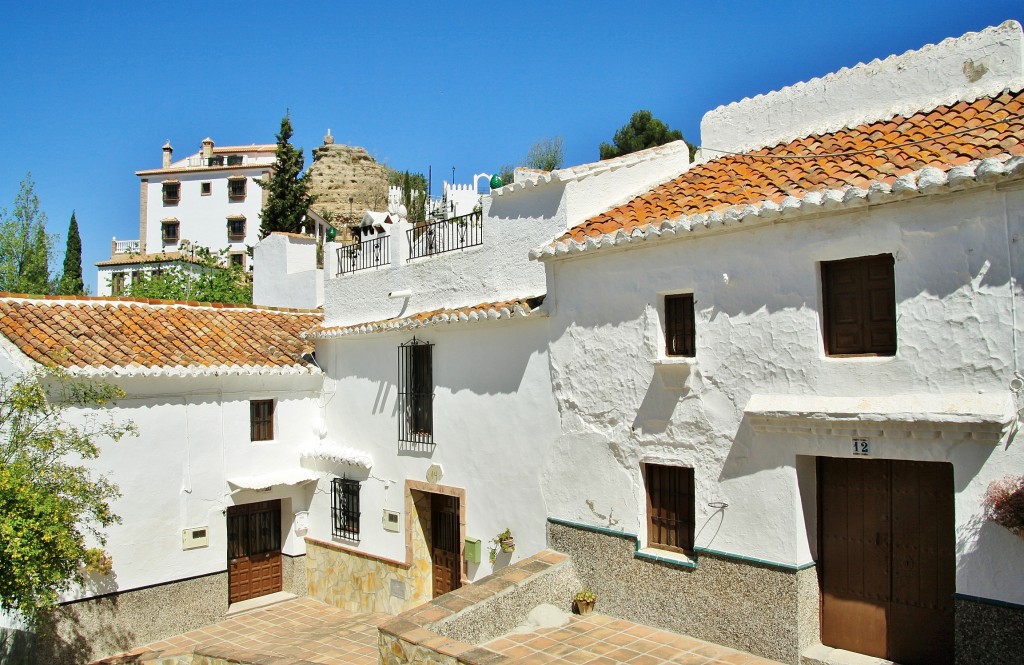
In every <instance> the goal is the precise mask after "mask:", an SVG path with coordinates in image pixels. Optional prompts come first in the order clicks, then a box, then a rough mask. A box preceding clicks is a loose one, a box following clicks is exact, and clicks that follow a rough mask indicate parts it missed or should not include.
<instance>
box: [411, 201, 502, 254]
mask: <svg viewBox="0 0 1024 665" xmlns="http://www.w3.org/2000/svg"><path fill="white" fill-rule="evenodd" d="M483 220H484V215H483V213H482V212H481V211H479V210H478V211H476V212H471V213H469V214H468V215H461V216H459V217H452V218H451V219H446V220H443V221H440V222H432V223H430V224H422V225H420V226H417V227H415V228H412V229H409V230H408V231H406V234H407V237H408V240H409V258H410V259H417V258H420V257H422V256H433V255H434V254H443V253H444V252H453V251H455V250H457V249H465V248H466V247H473V246H475V245H482V244H483V243H484V224H483Z"/></svg>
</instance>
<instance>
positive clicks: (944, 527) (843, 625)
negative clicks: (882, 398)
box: [818, 458, 956, 665]
mask: <svg viewBox="0 0 1024 665" xmlns="http://www.w3.org/2000/svg"><path fill="white" fill-rule="evenodd" d="M818 500H819V514H818V516H819V520H818V529H819V538H820V544H819V545H820V548H819V565H820V575H821V641H822V643H823V644H825V645H827V646H831V647H836V648H840V649H846V650H848V651H854V652H857V653H862V654H866V655H869V656H876V657H879V658H887V659H889V660H893V661H896V662H898V663H901V664H902V665H918V664H921V665H925V664H927V665H943V664H945V663H949V664H952V663H953V593H954V591H955V589H956V555H955V552H956V550H955V546H956V542H955V533H954V520H953V467H952V465H950V464H944V463H937V462H909V461H900V460H864V459H835V458H819V464H818Z"/></svg>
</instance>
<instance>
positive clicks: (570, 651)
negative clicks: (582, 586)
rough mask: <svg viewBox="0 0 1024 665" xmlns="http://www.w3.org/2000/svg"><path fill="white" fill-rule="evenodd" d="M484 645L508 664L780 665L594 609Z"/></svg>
mask: <svg viewBox="0 0 1024 665" xmlns="http://www.w3.org/2000/svg"><path fill="white" fill-rule="evenodd" d="M482 646H483V647H485V648H487V649H490V650H491V651H496V652H498V653H500V654H502V655H504V656H508V657H509V658H511V661H508V665H513V664H514V665H533V664H535V663H536V664H537V665H540V664H541V663H551V664H558V665H567V664H568V663H588V664H591V665H612V664H618V663H628V664H629V665H656V664H657V663H674V664H678V665H778V663H776V661H774V660H768V659H766V658H761V657H759V656H754V655H752V654H749V653H744V652H742V651H736V650H735V649H729V648H726V647H723V646H719V645H717V644H712V643H710V642H703V641H701V640H697V639H694V638H692V637H686V636H684V635H677V634H676V633H670V632H668V631H664V630H658V629H657V628H651V627H649V626H643V625H640V624H635V623H631V622H629V621H624V620H622V619H615V618H612V617H608V616H604V615H602V614H593V613H592V614H588V615H585V616H573V617H572V619H571V621H570V623H569V624H568V625H566V626H561V627H559V628H538V629H536V630H533V631H531V632H529V633H512V634H510V635H505V636H504V637H499V638H498V639H496V640H492V641H490V642H488V643H486V644H484V645H482Z"/></svg>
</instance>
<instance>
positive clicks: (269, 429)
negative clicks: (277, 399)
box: [249, 399, 274, 441]
mask: <svg viewBox="0 0 1024 665" xmlns="http://www.w3.org/2000/svg"><path fill="white" fill-rule="evenodd" d="M249 425H250V436H249V440H250V441H272V440H273V439H274V400H272V399H254V400H252V401H250V402H249Z"/></svg>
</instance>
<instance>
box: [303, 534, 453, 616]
mask: <svg viewBox="0 0 1024 665" xmlns="http://www.w3.org/2000/svg"><path fill="white" fill-rule="evenodd" d="M431 579H432V578H431V570H430V559H429V558H420V559H417V560H416V562H415V563H414V564H413V565H412V566H406V565H404V564H402V563H400V562H397V561H388V560H385V559H381V558H377V557H372V556H367V555H365V554H360V553H356V552H353V551H351V550H348V549H345V548H342V547H339V546H337V545H334V544H333V543H326V542H323V541H319V540H314V539H312V538H307V539H306V582H307V589H308V593H309V596H310V598H315V599H317V600H319V601H322V602H325V603H327V604H328V605H333V606H335V607H340V608H341V609H343V610H348V611H350V612H386V613H388V614H398V613H400V612H403V611H405V610H407V609H409V608H410V607H414V606H416V605H419V604H420V603H422V602H425V601H427V600H430V597H431V595H432V592H433V589H431V586H430V584H431ZM392 582H394V583H396V584H397V585H399V586H400V587H401V588H402V589H403V590H404V596H405V598H400V597H398V596H395V595H392V588H391V587H392Z"/></svg>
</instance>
